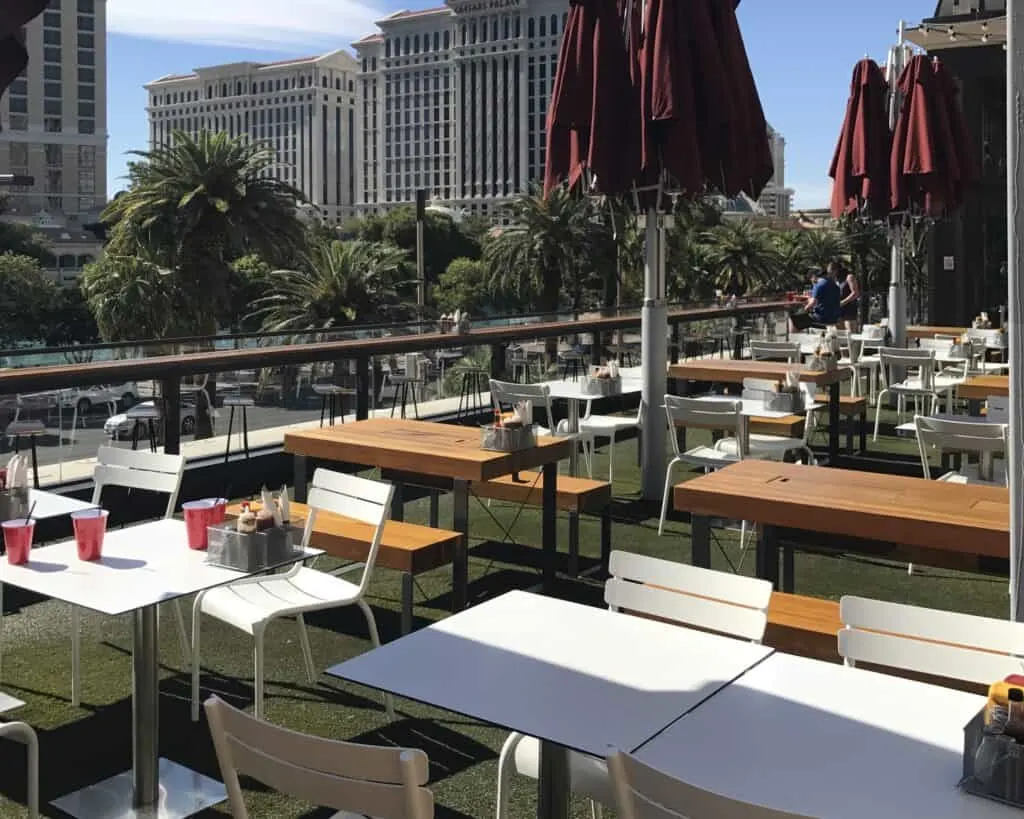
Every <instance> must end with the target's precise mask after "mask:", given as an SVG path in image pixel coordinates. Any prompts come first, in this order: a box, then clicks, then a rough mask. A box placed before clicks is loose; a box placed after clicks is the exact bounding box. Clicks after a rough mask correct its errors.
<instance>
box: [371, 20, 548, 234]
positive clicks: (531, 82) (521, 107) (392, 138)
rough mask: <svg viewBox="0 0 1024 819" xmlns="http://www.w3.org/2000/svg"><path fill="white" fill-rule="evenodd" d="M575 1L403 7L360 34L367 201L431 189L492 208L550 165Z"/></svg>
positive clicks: (454, 202)
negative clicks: (550, 125) (552, 105)
mask: <svg viewBox="0 0 1024 819" xmlns="http://www.w3.org/2000/svg"><path fill="white" fill-rule="evenodd" d="M567 13H568V4H567V3H566V2H565V0H447V3H446V5H444V6H441V7H439V8H433V9H426V10H423V11H415V12H408V11H403V12H396V13H395V14H392V15H390V16H388V17H385V18H384V19H382V20H380V21H378V27H379V28H380V31H379V32H378V33H376V34H373V35H371V36H368V37H365V38H364V39H362V40H360V41H358V42H357V43H355V44H354V48H355V50H356V54H357V56H358V58H359V61H360V79H359V83H360V105H361V107H362V110H361V111H360V115H361V118H362V123H363V128H362V132H361V136H360V139H359V140H358V141H357V145H356V200H357V206H358V208H359V210H360V211H362V212H363V213H376V212H379V211H382V210H386V209H388V208H391V207H394V206H395V205H398V204H405V203H411V202H413V201H414V200H415V195H416V190H417V189H419V188H423V189H425V190H426V191H427V194H428V197H429V198H431V199H434V200H435V201H439V202H442V203H443V204H444V205H445V206H447V207H450V208H453V209H455V210H457V211H464V212H466V213H471V214H480V215H487V214H488V213H492V214H493V213H494V211H495V210H496V209H497V208H498V206H500V204H501V203H502V202H504V201H505V200H507V199H508V198H509V197H511V196H513V195H514V194H516V193H518V192H521V191H523V190H526V189H527V187H528V185H529V183H530V182H531V181H536V180H540V179H541V178H542V176H543V173H544V161H545V141H546V130H545V125H546V119H547V109H548V101H549V100H550V97H551V86H552V83H553V80H554V76H555V68H556V64H557V61H558V49H559V44H560V42H561V36H562V30H563V29H564V27H565V21H566V16H567Z"/></svg>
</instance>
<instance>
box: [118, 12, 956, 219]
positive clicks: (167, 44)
mask: <svg viewBox="0 0 1024 819" xmlns="http://www.w3.org/2000/svg"><path fill="white" fill-rule="evenodd" d="M436 4H437V3H435V2H423V0H404V2H402V0H364V2H354V1H353V0H288V2H287V3H284V4H282V3H281V0H172V2H170V3H168V2H166V0H109V2H108V11H107V14H108V27H109V30H110V35H109V72H108V74H109V75H108V83H109V98H108V99H109V129H110V166H109V167H110V173H109V183H108V190H109V192H110V194H111V195H113V193H114V192H116V191H117V190H119V189H120V188H121V187H122V186H123V181H122V177H123V175H124V170H125V163H126V160H127V157H126V152H127V151H129V150H132V149H135V148H145V147H146V140H147V138H148V134H147V128H146V113H145V105H146V98H145V94H144V92H143V90H142V86H143V84H144V83H146V82H148V81H150V80H153V79H155V78H157V77H159V76H161V75H163V74H170V73H177V72H183V71H190V70H191V69H193V68H195V67H197V66H203V65H215V64H217V63H222V62H232V61H238V60H275V59H282V58H283V57H287V56H299V55H304V54H314V53H317V52H319V51H326V50H329V49H331V48H337V47H348V45H349V43H351V42H352V41H353V40H355V39H358V38H359V37H360V36H361V35H363V34H366V33H368V32H370V31H372V30H373V28H372V23H373V20H374V19H376V18H379V17H381V16H383V15H384V14H387V13H389V12H391V11H395V10H397V9H400V8H425V7H428V6H432V5H436ZM282 6H283V7H284V8H285V9H286V10H287V14H286V16H285V17H284V19H282V17H281V16H280V14H279V10H280V9H281V8H282ZM935 6H936V2H935V0H899V2H893V0H856V2H844V0H744V1H743V2H742V3H741V5H740V23H741V25H742V27H743V35H744V38H745V40H746V44H747V52H748V54H749V55H750V62H751V65H752V67H753V69H754V76H755V78H756V80H757V85H758V89H759V90H760V93H761V100H762V102H763V103H764V109H765V113H766V115H767V117H768V121H769V122H771V124H772V125H773V126H774V127H775V128H776V130H778V131H779V132H781V133H782V135H783V136H784V137H785V138H786V140H787V151H786V174H787V180H786V181H787V184H788V185H789V186H790V187H793V188H795V189H796V198H795V205H796V206H797V207H804V208H811V207H822V206H824V205H826V204H827V203H828V199H829V195H830V191H831V188H830V184H829V179H828V176H827V173H828V165H829V162H830V161H831V158H832V151H833V150H834V147H835V140H836V137H837V136H838V133H839V127H840V125H841V123H842V118H843V112H844V110H845V106H846V98H847V95H848V93H849V83H850V75H851V73H852V71H853V66H854V64H855V63H856V62H857V61H858V60H859V59H861V58H862V57H863V56H864V55H865V54H870V55H871V56H872V57H874V58H875V59H876V60H878V61H879V62H883V61H884V60H885V55H886V51H887V49H888V47H889V46H890V45H891V44H892V43H893V42H894V40H895V37H896V28H897V24H898V22H899V18H900V17H901V16H902V17H903V18H904V19H905V20H907V21H909V22H911V23H916V22H918V21H920V20H921V18H923V17H929V16H931V15H932V14H933V13H934V11H935Z"/></svg>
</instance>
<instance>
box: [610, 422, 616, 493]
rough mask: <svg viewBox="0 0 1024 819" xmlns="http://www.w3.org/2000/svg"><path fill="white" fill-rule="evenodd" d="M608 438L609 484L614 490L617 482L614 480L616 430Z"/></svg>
mask: <svg viewBox="0 0 1024 819" xmlns="http://www.w3.org/2000/svg"><path fill="white" fill-rule="evenodd" d="M608 437H609V441H608V483H609V484H611V485H612V488H613V489H614V487H615V481H614V480H613V478H614V476H615V430H614V429H613V430H612V433H611V435H610V436H608Z"/></svg>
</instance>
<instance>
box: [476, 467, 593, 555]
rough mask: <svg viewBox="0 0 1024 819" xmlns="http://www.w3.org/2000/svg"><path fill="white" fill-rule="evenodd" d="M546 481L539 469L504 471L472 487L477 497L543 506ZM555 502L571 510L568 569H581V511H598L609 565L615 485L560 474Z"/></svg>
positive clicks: (565, 510) (567, 510)
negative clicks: (531, 470) (504, 472)
mask: <svg viewBox="0 0 1024 819" xmlns="http://www.w3.org/2000/svg"><path fill="white" fill-rule="evenodd" d="M543 488H544V487H543V481H542V479H541V477H540V473H539V472H521V473H520V474H519V475H504V476H502V477H500V478H494V479H493V480H490V481H482V482H477V483H474V484H472V485H471V487H470V490H471V491H472V492H473V494H475V495H476V496H477V497H478V498H487V499H489V500H497V501H505V502H508V503H518V504H524V505H527V506H537V507H539V506H541V505H542V503H543V498H542V495H543ZM556 506H557V508H558V509H559V510H560V511H562V512H568V513H569V573H570V574H572V575H576V574H578V572H579V554H580V515H581V514H584V513H587V514H591V515H595V516H596V517H598V518H599V519H600V521H601V566H602V567H607V566H608V558H609V556H610V555H611V542H612V485H611V484H610V483H608V482H607V481H596V480H592V479H590V478H574V477H571V476H569V475H559V476H558V485H557V488H556Z"/></svg>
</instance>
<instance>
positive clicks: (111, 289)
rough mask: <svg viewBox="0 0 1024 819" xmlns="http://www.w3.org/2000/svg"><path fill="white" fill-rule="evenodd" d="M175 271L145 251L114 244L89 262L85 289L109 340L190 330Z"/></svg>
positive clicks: (87, 298) (102, 329) (93, 311)
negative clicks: (130, 252) (124, 251)
mask: <svg viewBox="0 0 1024 819" xmlns="http://www.w3.org/2000/svg"><path fill="white" fill-rule="evenodd" d="M172 277H173V274H172V273H171V271H169V270H167V269H165V268H162V267H160V266H159V265H157V264H155V263H154V262H152V261H149V260H147V259H144V258H141V257H139V256H117V255H114V254H112V253H111V252H110V251H109V249H108V250H107V252H105V253H104V254H103V255H102V256H101V257H100V258H99V259H98V260H97V261H95V262H93V263H92V264H90V265H86V267H85V269H84V270H83V271H82V276H81V279H80V282H81V287H82V294H83V295H84V296H85V299H86V301H87V302H88V304H89V309H90V310H91V311H92V314H93V316H94V317H95V318H96V325H97V326H98V327H99V331H100V335H101V336H102V337H103V338H104V339H105V340H106V341H130V340H142V339H153V338H166V337H168V336H174V335H181V334H183V333H184V331H183V329H182V322H184V321H187V318H183V317H182V314H181V308H182V305H181V303H180V301H179V300H178V298H177V294H178V291H177V288H176V287H175V286H174V285H173V282H172Z"/></svg>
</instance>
